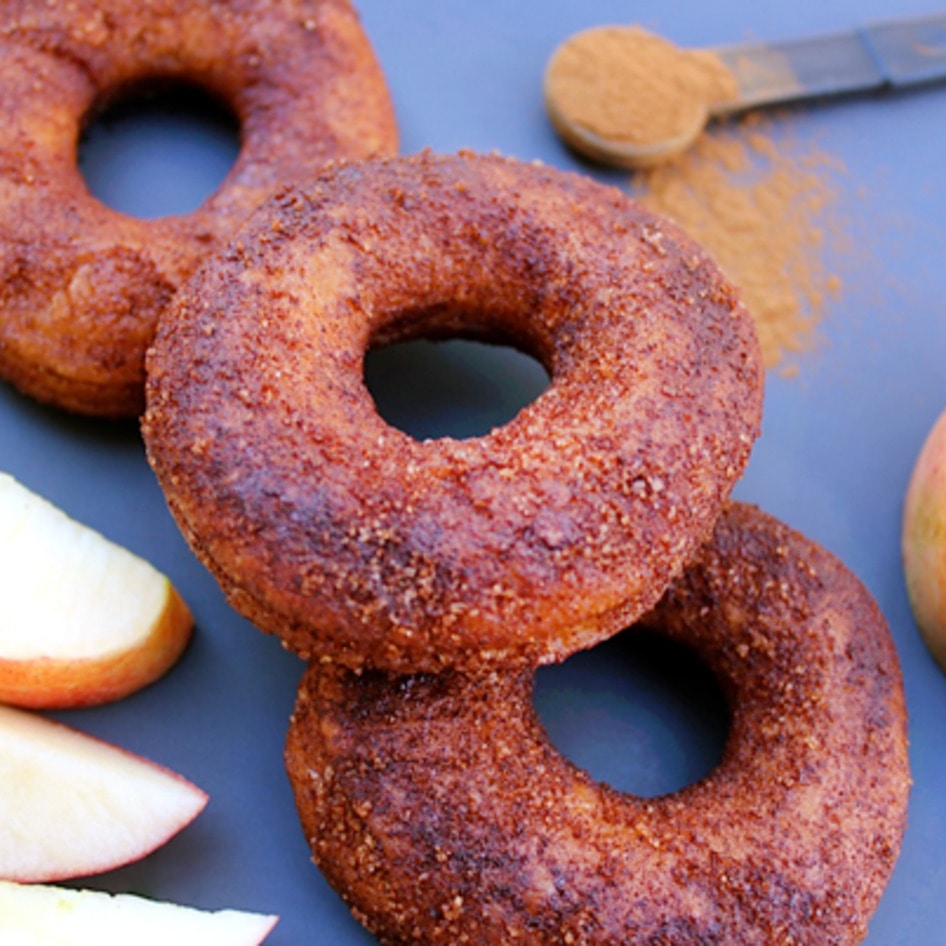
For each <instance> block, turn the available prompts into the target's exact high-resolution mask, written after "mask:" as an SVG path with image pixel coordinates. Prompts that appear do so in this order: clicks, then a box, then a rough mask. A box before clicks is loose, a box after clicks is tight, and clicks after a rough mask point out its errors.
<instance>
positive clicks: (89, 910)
mask: <svg viewBox="0 0 946 946" xmlns="http://www.w3.org/2000/svg"><path fill="white" fill-rule="evenodd" d="M277 920H278V917H275V916H266V915H263V914H260V913H246V912H243V911H241V910H219V911H213V912H210V911H205V910H197V909H194V908H193V907H185V906H180V905H178V904H176V903H167V902H162V901H158V900H147V899H145V898H144V897H138V896H135V895H132V894H108V893H101V892H99V891H97V890H71V889H69V888H65V887H45V886H42V885H38V884H37V885H27V884H15V883H9V882H5V881H0V943H3V946H45V944H53V943H55V944H56V946H130V944H134V946H258V944H259V943H261V942H262V941H263V940H264V939H265V938H266V937H267V936H268V935H269V932H270V931H271V930H272V928H273V927H274V926H275V925H276V922H277Z"/></svg>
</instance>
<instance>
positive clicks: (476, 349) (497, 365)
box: [364, 319, 550, 440]
mask: <svg viewBox="0 0 946 946" xmlns="http://www.w3.org/2000/svg"><path fill="white" fill-rule="evenodd" d="M418 324H420V325H423V324H426V320H424V319H419V320H418ZM531 347H532V346H529V345H528V343H526V344H519V343H517V342H513V341H507V340H506V338H504V337H503V336H502V335H496V336H492V335H491V336H489V340H488V341H481V340H478V339H472V338H464V337H444V338H436V337H429V336H423V335H422V336H421V337H416V336H414V335H413V334H412V333H409V334H408V336H407V337H405V338H402V339H401V340H397V341H392V342H382V343H376V344H373V345H372V346H371V347H370V348H369V350H368V352H367V354H366V356H365V361H364V379H365V384H366V385H367V387H368V391H369V392H370V394H371V396H372V398H373V399H374V402H375V406H376V408H377V410H378V413H379V414H380V415H381V417H382V418H383V419H384V420H385V421H386V422H387V423H388V424H390V425H391V426H392V427H396V428H398V429H399V430H401V431H403V432H404V433H406V434H409V435H410V436H412V437H414V438H415V439H416V440H428V439H434V438H437V437H453V438H455V439H458V440H460V439H467V438H471V437H479V436H483V435H484V434H487V433H489V431H490V430H492V429H493V428H495V427H501V426H502V425H503V424H506V423H508V422H509V421H510V420H512V419H513V418H514V417H515V416H516V414H518V413H519V411H520V410H522V408H523V407H525V406H526V405H527V404H531V403H532V402H533V401H534V400H536V398H538V397H539V395H540V394H541V393H542V392H543V391H544V390H545V389H546V388H547V387H548V385H549V380H550V378H549V372H548V370H547V369H546V367H545V365H544V364H543V361H542V360H540V359H539V358H538V357H534V356H533V355H532V354H531V353H530V348H531Z"/></svg>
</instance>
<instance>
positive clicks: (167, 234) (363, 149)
mask: <svg viewBox="0 0 946 946" xmlns="http://www.w3.org/2000/svg"><path fill="white" fill-rule="evenodd" d="M0 63H2V66H0V75H2V81H0V114H2V116H3V128H4V133H3V136H2V138H0V377H4V378H5V379H6V380H7V381H9V382H10V383H11V384H13V385H14V386H15V387H17V388H19V389H20V390H21V391H23V392H25V393H26V394H29V395H32V396H33V397H35V398H37V399H39V400H41V401H44V402H48V403H51V404H54V405H57V406H59V407H62V408H65V409H68V410H72V411H76V412H80V413H84V414H90V415H101V416H115V417H120V416H138V415H139V414H140V412H141V410H142V409H143V407H144V390H143V389H144V354H145V350H146V348H147V345H148V343H149V342H150V340H151V337H152V335H153V332H154V327H155V323H156V321H157V319H158V318H159V316H160V314H161V312H162V311H163V310H164V309H165V307H166V306H167V304H168V302H169V300H170V299H171V298H172V296H173V295H174V293H175V291H176V290H177V288H178V287H179V286H180V285H181V283H182V282H183V281H184V280H185V279H186V278H187V277H188V276H189V275H190V274H191V273H192V272H193V270H194V268H195V266H196V264H197V262H198V261H199V260H200V259H201V258H202V257H203V256H204V255H205V254H207V253H208V252H209V251H211V250H212V249H214V248H215V247H216V246H217V245H219V244H221V243H222V242H223V241H224V240H225V238H226V237H227V235H228V234H229V233H230V231H231V230H233V229H234V228H235V226H236V224H237V222H238V221H240V220H242V219H243V218H244V217H245V216H246V215H247V214H248V213H249V212H250V211H251V210H252V209H254V208H255V207H256V205H257V204H259V203H260V202H261V201H262V199H263V198H264V197H265V196H268V195H269V193H271V192H272V191H273V190H275V189H276V187H277V185H279V184H281V183H282V182H284V181H291V180H296V179H299V178H300V177H302V176H308V175H309V174H310V173H311V172H312V170H313V168H314V167H317V166H319V165H320V164H322V163H325V162H327V161H329V160H330V159H334V158H338V157H353V158H358V157H365V156H368V155H371V154H375V153H387V152H393V151H394V150H395V149H396V146H397V141H396V138H397V133H396V127H395V122H394V116H393V111H392V106H391V102H390V99H389V95H388V91H387V87H386V84H385V81H384V77H383V75H382V73H381V70H380V67H379V65H378V63H377V61H376V59H375V56H374V53H373V51H372V49H371V47H370V45H369V42H368V40H367V38H366V36H365V35H364V33H363V31H362V28H361V25H360V23H359V20H358V18H357V15H356V13H355V11H354V10H353V9H352V7H351V6H350V4H349V3H348V0H202V2H200V3H188V2H186V0H148V2H141V0H110V2H109V3H107V4H101V3H99V2H98V0H70V2H68V3H66V2H59V3H55V2H51V0H50V2H47V0H8V2H5V3H4V4H3V5H2V10H0ZM152 83H154V84H158V85H160V84H161V83H175V84H184V85H185V86H187V85H190V86H196V87H199V88H202V89H203V90H205V91H206V92H208V93H209V94H211V95H212V96H214V97H216V98H218V99H219V100H220V101H221V103H222V104H223V105H224V106H226V107H227V108H228V109H229V110H231V111H232V112H233V114H234V116H235V118H236V119H237V120H238V122H239V124H240V130H241V149H240V153H239V155H238V157H237V160H236V162H235V165H234V166H233V168H232V169H231V171H230V173H229V174H228V176H227V177H226V178H225V180H224V181H223V182H222V184H221V185H220V187H219V188H218V189H217V191H216V193H214V194H213V195H211V196H210V197H209V198H208V199H207V200H206V201H204V203H203V204H202V205H201V206H200V207H199V208H197V209H196V210H195V211H193V212H192V213H189V214H182V215H175V216H167V217H163V218H159V219H151V220H144V219H137V218H133V217H129V216H127V215H124V214H122V213H120V212H118V211H116V210H112V209H111V208H109V207H107V206H105V205H104V204H103V203H101V202H100V201H98V200H97V199H96V198H95V197H93V196H92V195H91V194H90V192H89V190H88V188H87V186H86V184H85V181H84V180H83V178H82V175H81V172H80V170H79V168H78V166H77V148H78V142H79V139H80V136H81V133H82V130H83V128H84V127H85V125H86V123H88V122H89V121H90V120H92V119H93V118H94V117H95V115H96V114H98V113H99V110H101V109H103V108H105V107H107V106H108V104H109V103H110V102H112V101H114V100H115V98H116V97H121V96H125V95H129V94H132V92H133V90H135V89H140V88H142V87H147V86H149V85H150V84H152Z"/></svg>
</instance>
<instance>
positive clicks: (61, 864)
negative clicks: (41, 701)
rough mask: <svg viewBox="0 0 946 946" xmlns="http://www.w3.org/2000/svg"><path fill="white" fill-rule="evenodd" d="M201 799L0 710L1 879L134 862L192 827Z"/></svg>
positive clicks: (119, 754)
mask: <svg viewBox="0 0 946 946" xmlns="http://www.w3.org/2000/svg"><path fill="white" fill-rule="evenodd" d="M207 800H208V799H207V795H206V793H205V792H203V791H202V790H201V789H199V788H198V787H197V786H196V785H193V784H192V783H191V782H189V781H188V780H187V779H185V778H183V777H182V776H180V775H178V774H176V773H174V772H172V771H170V770H169V769H166V768H164V767H163V766H160V765H156V764H155V763H153V762H150V761H148V760H146V759H144V758H142V757H141V756H137V755H134V754H133V753H130V752H126V751H125V750H123V749H119V748H118V747H116V746H113V745H110V744H109V743H106V742H103V741H101V740H99V739H96V738H94V737H92V736H89V735H86V734H85V733H81V732H79V731H78V730H76V729H73V728H71V727H68V726H64V725H62V724H60V723H57V722H53V721H52V720H49V719H46V718H45V717H42V716H39V715H37V714H35V713H30V712H28V711H26V710H19V709H14V708H12V707H9V706H0V878H2V879H5V880H17V881H31V882H37V881H54V880H63V879H66V878H73V877H84V876H88V875H90V874H97V873H101V872H103V871H106V870H111V869H113V868H116V867H120V866H122V865H124V864H128V863H131V862H133V861H136V860H140V859H141V858H143V857H145V856H146V855H148V854H150V853H151V852H152V851H154V850H156V849H157V848H158V847H160V846H161V845H162V844H164V843H165V842H166V841H168V840H169V839H170V838H171V837H173V836H174V835H175V834H177V833H178V832H179V831H181V830H182V829H183V828H184V827H186V826H187V825H188V824H190V823H191V821H193V820H194V818H196V817H197V815H198V814H199V813H200V812H201V811H202V810H203V808H204V806H205V805H206V804H207ZM0 942H5V940H4V939H3V938H2V937H0Z"/></svg>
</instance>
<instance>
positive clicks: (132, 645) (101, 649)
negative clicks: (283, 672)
mask: <svg viewBox="0 0 946 946" xmlns="http://www.w3.org/2000/svg"><path fill="white" fill-rule="evenodd" d="M0 600H2V601H3V611H2V615H0V622H2V623H0V702H3V703H8V704H11V705H15V706H21V707H25V708H28V709H74V708H79V707H85V706H94V705H99V704H102V703H107V702H112V701H115V700H119V699H123V698H124V697H126V696H128V695H130V694H131V693H134V692H135V691H137V690H139V689H141V688H142V687H144V686H147V685H148V684H150V683H153V682H154V681H155V680H157V679H158V678H159V677H161V676H163V675H164V674H165V673H166V672H167V671H168V670H169V669H170V668H171V667H172V666H173V665H174V664H175V663H176V662H177V661H178V659H179V658H180V657H181V655H182V654H183V652H184V650H185V649H186V647H187V645H188V643H189V641H190V639H191V637H192V634H193V627H194V621H193V618H192V616H191V613H190V611H189V609H188V607H187V605H186V604H185V603H184V601H183V599H182V598H181V596H180V595H179V594H178V592H177V590H176V589H175V588H174V586H173V584H172V583H171V581H170V580H169V579H168V577H167V576H166V575H163V574H162V573H161V572H159V571H158V570H157V569H155V568H154V567H153V566H152V565H151V564H150V563H148V562H146V561H145V560H144V559H142V558H140V557H139V556H137V555H135V554H134V553H133V552H131V551H129V550H128V549H126V548H124V547H123V546H120V545H118V544H116V543H114V542H112V541H110V540H109V539H106V538H105V537H104V536H103V535H101V534H100V533H98V532H96V531H95V530H94V529H92V528H90V527H88V526H86V525H83V524H82V523H79V522H77V521H76V520H74V519H71V518H70V517H69V516H67V515H66V514H65V513H64V512H63V511H62V510H60V509H59V508H58V507H56V506H54V505H53V504H52V503H50V502H49V501H48V500H46V499H44V498H42V497H41V496H38V495H37V494H36V493H33V492H32V491H30V490H29V489H27V488H26V487H25V486H23V485H22V484H20V483H19V482H17V481H16V480H15V479H13V478H12V477H11V476H8V475H7V474H3V473H0Z"/></svg>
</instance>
